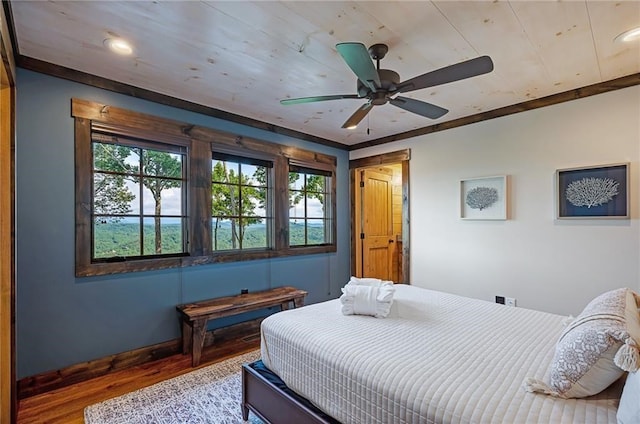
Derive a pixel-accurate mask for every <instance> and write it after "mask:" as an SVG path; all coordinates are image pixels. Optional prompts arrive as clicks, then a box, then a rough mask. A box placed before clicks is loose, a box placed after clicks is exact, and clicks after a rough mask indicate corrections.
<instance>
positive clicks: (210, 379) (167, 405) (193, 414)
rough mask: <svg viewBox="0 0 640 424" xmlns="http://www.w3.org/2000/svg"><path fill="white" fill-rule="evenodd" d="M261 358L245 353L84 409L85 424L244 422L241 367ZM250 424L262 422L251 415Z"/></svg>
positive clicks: (254, 354)
mask: <svg viewBox="0 0 640 424" xmlns="http://www.w3.org/2000/svg"><path fill="white" fill-rule="evenodd" d="M259 358H260V351H259V350H256V351H253V352H249V353H245V354H243V355H240V356H236V357H233V358H231V359H227V360H225V361H222V362H219V363H217V364H213V365H209V366H207V367H204V368H200V369H198V370H195V371H192V372H190V373H187V374H183V375H180V376H178V377H174V378H172V379H169V380H165V381H162V382H160V383H157V384H154V385H153V386H149V387H145V388H143V389H139V390H136V391H134V392H131V393H127V394H126V395H123V396H119V397H116V398H113V399H109V400H106V401H104V402H100V403H97V404H95V405H91V406H88V407H86V408H85V410H84V422H85V424H143V423H144V424H150V423H154V424H200V423H203V424H204V423H215V424H238V423H242V422H243V421H242V411H241V408H240V402H241V400H242V381H241V380H242V379H241V374H240V369H241V366H242V364H244V363H247V362H253V361H255V360H257V359H259ZM249 422H250V423H252V424H259V423H262V421H261V420H260V419H259V418H257V417H256V416H255V415H253V414H250V415H249Z"/></svg>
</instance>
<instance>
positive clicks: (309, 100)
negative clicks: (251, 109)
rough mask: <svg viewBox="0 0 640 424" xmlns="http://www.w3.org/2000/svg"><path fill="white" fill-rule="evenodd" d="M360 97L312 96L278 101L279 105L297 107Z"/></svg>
mask: <svg viewBox="0 0 640 424" xmlns="http://www.w3.org/2000/svg"><path fill="white" fill-rule="evenodd" d="M361 98H362V97H360V96H358V95H357V94H335V95H332V96H313V97H299V98H296V99H283V100H280V104H283V105H297V104H299V103H312V102H324V101H325V100H340V99H361Z"/></svg>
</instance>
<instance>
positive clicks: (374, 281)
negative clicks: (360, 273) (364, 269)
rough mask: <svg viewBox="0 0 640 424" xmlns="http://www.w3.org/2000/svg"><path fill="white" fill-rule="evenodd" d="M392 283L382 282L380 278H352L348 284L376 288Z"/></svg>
mask: <svg viewBox="0 0 640 424" xmlns="http://www.w3.org/2000/svg"><path fill="white" fill-rule="evenodd" d="M385 283H391V284H393V281H386V280H381V279H379V278H361V277H351V279H350V280H349V282H348V283H347V284H353V285H357V286H376V287H380V286H381V285H382V284H385Z"/></svg>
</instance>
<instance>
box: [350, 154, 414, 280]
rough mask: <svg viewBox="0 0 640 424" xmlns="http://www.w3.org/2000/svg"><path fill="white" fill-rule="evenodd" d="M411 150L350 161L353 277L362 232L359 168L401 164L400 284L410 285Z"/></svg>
mask: <svg viewBox="0 0 640 424" xmlns="http://www.w3.org/2000/svg"><path fill="white" fill-rule="evenodd" d="M410 159H411V149H404V150H397V151H394V152H389V153H383V154H380V155H375V156H368V157H365V158H360V159H354V160H350V161H349V179H350V182H349V187H350V190H349V191H350V193H349V195H350V198H351V275H355V272H356V254H357V252H356V246H357V239H356V237H359V235H360V232H359V231H358V228H359V224H360V219H359V217H358V216H356V209H358V208H356V207H355V198H356V190H357V189H358V184H357V175H356V171H357V170H358V169H359V168H370V167H380V166H384V165H392V164H397V163H400V164H401V165H402V265H401V267H402V281H398V283H406V284H409V282H410V281H411V276H410V274H409V270H410V240H409V235H410V233H411V232H410V228H409V225H410V219H409V160H410Z"/></svg>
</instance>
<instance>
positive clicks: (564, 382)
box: [524, 288, 640, 398]
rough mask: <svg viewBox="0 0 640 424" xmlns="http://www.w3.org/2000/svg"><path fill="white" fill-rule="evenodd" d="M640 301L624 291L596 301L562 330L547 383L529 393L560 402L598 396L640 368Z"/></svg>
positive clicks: (531, 383) (533, 383)
mask: <svg viewBox="0 0 640 424" xmlns="http://www.w3.org/2000/svg"><path fill="white" fill-rule="evenodd" d="M639 302H640V297H638V295H637V294H635V293H634V292H633V291H631V290H629V289H627V288H622V289H617V290H612V291H610V292H607V293H604V294H602V295H600V296H598V297H596V298H595V299H593V300H592V301H591V302H590V303H589V304H588V305H587V306H586V307H585V308H584V310H583V311H582V313H581V314H580V315H578V317H577V318H576V319H575V320H574V321H573V322H572V323H571V324H569V325H568V326H567V328H566V329H565V330H564V331H563V332H562V335H561V336H560V339H559V340H558V343H557V344H556V352H555V356H554V358H553V361H552V363H551V370H550V372H549V377H548V381H547V382H544V381H539V380H535V379H532V378H529V379H527V380H526V381H525V385H524V387H525V389H526V390H528V391H531V392H542V393H547V394H550V395H553V396H558V397H562V398H581V397H586V396H591V395H595V394H596V393H599V392H601V391H602V390H604V389H606V388H607V387H608V386H610V385H611V383H613V382H614V381H616V380H617V379H618V378H620V377H621V376H622V374H623V372H624V371H636V370H637V369H638V366H640V353H639V352H638V346H639V344H638V341H640V314H639V313H638V303H639Z"/></svg>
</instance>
